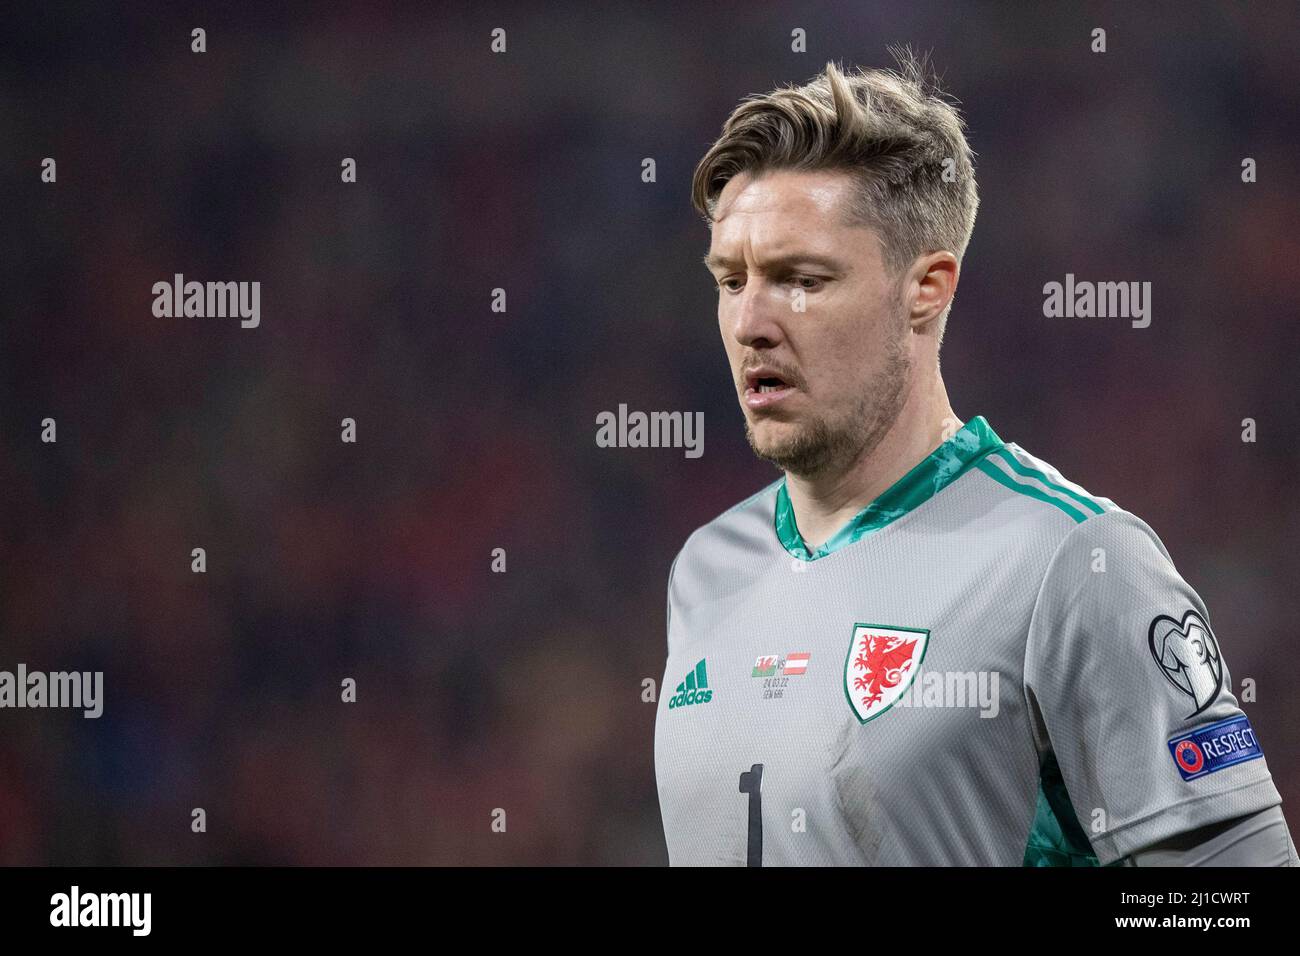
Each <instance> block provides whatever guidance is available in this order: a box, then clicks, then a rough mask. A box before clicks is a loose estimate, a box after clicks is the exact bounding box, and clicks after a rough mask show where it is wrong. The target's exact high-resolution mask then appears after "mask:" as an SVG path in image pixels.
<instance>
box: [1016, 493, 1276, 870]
mask: <svg viewBox="0 0 1300 956" xmlns="http://www.w3.org/2000/svg"><path fill="white" fill-rule="evenodd" d="M1024 686H1025V693H1026V697H1027V700H1028V703H1029V713H1030V719H1031V722H1032V724H1033V732H1034V736H1035V742H1036V744H1037V746H1038V748H1039V752H1040V755H1041V756H1042V757H1043V758H1044V759H1045V760H1046V759H1047V758H1048V757H1049V756H1051V755H1054V756H1055V759H1056V763H1057V764H1058V765H1059V767H1060V771H1061V777H1062V780H1063V782H1064V784H1065V787H1066V790H1067V792H1068V794H1069V798H1070V803H1071V805H1072V807H1073V809H1074V813H1075V816H1076V817H1077V818H1078V821H1079V824H1080V825H1081V826H1082V828H1083V831H1084V832H1085V833H1087V834H1088V836H1089V839H1090V840H1091V842H1092V846H1093V851H1094V853H1095V854H1096V856H1097V859H1098V862H1100V863H1102V864H1103V865H1105V864H1109V863H1113V862H1114V861H1116V860H1118V859H1120V858H1122V857H1124V856H1127V855H1128V854H1130V853H1132V852H1133V851H1134V850H1136V849H1139V848H1141V847H1144V846H1148V845H1149V844H1152V843H1155V842H1157V841H1160V840H1164V839H1166V838H1168V837H1171V836H1174V835H1177V834H1180V833H1185V832H1186V831H1188V830H1193V829H1196V828H1197V827H1202V826H1206V825H1209V824H1212V823H1218V822H1220V821H1223V820H1229V819H1233V818H1235V817H1241V816H1245V815H1247V814H1251V813H1256V812H1258V811H1260V810H1263V809H1265V808H1267V807H1271V806H1274V805H1276V804H1279V803H1281V802H1282V798H1281V796H1280V795H1279V794H1278V791H1277V788H1276V786H1275V785H1274V783H1273V779H1272V776H1271V775H1270V774H1269V771H1268V767H1267V765H1266V763H1265V760H1264V754H1263V750H1262V748H1261V745H1260V741H1259V739H1258V738H1257V736H1256V735H1255V731H1254V729H1253V728H1252V727H1251V725H1250V720H1249V719H1248V718H1247V716H1246V715H1245V713H1243V711H1242V710H1241V708H1240V707H1239V706H1238V703H1237V699H1236V697H1235V696H1234V695H1233V693H1232V679H1231V677H1230V675H1229V672H1228V666H1227V663H1226V662H1225V660H1224V656H1223V651H1222V649H1221V648H1220V646H1219V643H1218V640H1217V638H1216V636H1215V634H1214V632H1213V630H1212V629H1211V627H1210V616H1209V613H1208V611H1207V610H1206V607H1205V605H1204V603H1203V602H1202V601H1201V598H1200V596H1199V595H1198V594H1197V593H1196V592H1195V591H1194V590H1193V589H1192V588H1191V587H1190V586H1189V585H1188V584H1187V582H1185V581H1184V580H1183V579H1182V577H1181V576H1180V575H1179V574H1178V571H1177V570H1176V569H1175V568H1174V565H1173V562H1172V560H1171V559H1170V557H1169V552H1168V551H1166V550H1165V547H1164V544H1163V543H1161V541H1160V539H1159V538H1158V537H1157V536H1156V534H1155V532H1154V531H1152V530H1151V528H1150V527H1148V526H1147V524H1146V523H1145V522H1143V521H1142V520H1141V519H1140V518H1138V517H1136V516H1135V515H1132V514H1130V513H1129V512H1127V511H1123V510H1119V509H1115V510H1110V511H1106V512H1104V513H1103V514H1100V515H1096V516H1093V517H1090V518H1089V519H1088V520H1086V521H1084V522H1082V523H1080V524H1079V525H1077V526H1075V527H1074V528H1073V529H1071V531H1070V532H1069V533H1068V534H1067V535H1066V537H1065V539H1064V540H1063V541H1062V542H1061V544H1060V546H1059V547H1058V549H1057V551H1056V554H1055V555H1054V556H1053V558H1052V560H1051V562H1050V564H1049V566H1048V569H1047V572H1046V574H1045V576H1044V578H1043V583H1042V586H1041V589H1040V591H1039V595H1038V599H1037V602H1036V604H1035V607H1034V612H1033V616H1032V619H1031V622H1030V627H1029V636H1028V641H1027V643H1026V648H1025V674H1024Z"/></svg>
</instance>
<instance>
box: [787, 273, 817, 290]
mask: <svg viewBox="0 0 1300 956" xmlns="http://www.w3.org/2000/svg"><path fill="white" fill-rule="evenodd" d="M791 278H792V279H793V280H794V281H795V282H797V283H799V287H800V288H802V289H806V290H808V291H809V292H811V291H812V290H813V289H816V288H818V287H819V286H820V285H821V282H822V280H821V279H818V278H817V277H816V276H791ZM805 283H807V284H805Z"/></svg>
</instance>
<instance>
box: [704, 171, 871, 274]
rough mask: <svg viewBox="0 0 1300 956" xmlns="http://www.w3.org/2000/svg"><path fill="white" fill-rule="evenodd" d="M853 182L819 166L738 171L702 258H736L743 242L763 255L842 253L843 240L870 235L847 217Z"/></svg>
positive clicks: (712, 260) (726, 260)
mask: <svg viewBox="0 0 1300 956" xmlns="http://www.w3.org/2000/svg"><path fill="white" fill-rule="evenodd" d="M741 177H745V178H744V179H741ZM852 185H853V184H852V181H851V180H850V179H849V178H848V177H847V176H844V175H842V174H840V175H835V174H827V173H824V172H818V173H807V172H797V173H795V172H788V171H784V170H782V171H779V172H775V173H768V174H764V175H762V176H760V177H758V178H750V177H749V175H748V174H747V173H742V174H740V175H738V176H737V177H735V178H733V179H732V180H731V181H730V182H729V183H727V186H726V187H725V188H724V189H723V191H722V195H721V196H720V197H719V201H718V207H717V215H716V216H715V218H714V220H713V224H712V228H711V237H710V243H709V254H708V255H707V256H706V257H705V264H706V265H708V266H710V267H712V266H715V265H722V264H724V263H732V262H738V261H739V260H741V259H742V258H743V256H744V251H745V249H747V248H748V249H750V250H751V251H752V252H754V253H755V254H757V255H758V256H759V257H760V258H762V259H781V258H785V257H789V256H794V255H796V254H800V253H806V254H810V255H815V256H823V257H827V258H829V257H832V256H834V255H835V254H836V253H839V254H841V255H842V254H843V253H844V252H845V251H846V248H845V247H846V244H852V245H856V244H858V243H859V242H861V241H863V240H867V239H868V238H870V237H874V232H873V231H872V230H871V229H870V228H869V227H866V226H862V225H857V224H855V223H853V222H851V221H850V216H849V214H848V212H847V205H848V203H849V200H850V196H849V192H850V190H851V189H852ZM728 190H732V191H731V192H730V193H729V192H728Z"/></svg>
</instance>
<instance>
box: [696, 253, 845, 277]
mask: <svg viewBox="0 0 1300 956" xmlns="http://www.w3.org/2000/svg"><path fill="white" fill-rule="evenodd" d="M703 262H704V267H705V268H706V269H708V270H709V271H710V272H712V271H713V270H714V269H717V268H722V267H726V266H736V265H744V260H743V259H733V258H731V257H730V256H721V255H714V254H713V253H708V254H706V255H705V256H704V259H703ZM796 264H803V265H811V266H821V267H822V268H824V269H831V270H833V271H837V272H842V271H844V268H845V265H844V263H843V262H841V261H840V260H839V259H836V258H834V257H833V256H821V255H817V254H816V253H811V252H791V253H787V254H786V255H783V256H776V257H775V258H772V259H768V260H767V261H766V262H765V263H764V265H765V266H767V267H769V268H770V267H772V266H792V265H796Z"/></svg>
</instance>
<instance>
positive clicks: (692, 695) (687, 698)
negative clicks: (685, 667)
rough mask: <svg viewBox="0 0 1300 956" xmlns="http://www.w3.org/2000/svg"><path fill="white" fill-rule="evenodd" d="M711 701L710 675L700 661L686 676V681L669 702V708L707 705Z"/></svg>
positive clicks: (680, 685) (678, 686)
mask: <svg viewBox="0 0 1300 956" xmlns="http://www.w3.org/2000/svg"><path fill="white" fill-rule="evenodd" d="M711 700H713V691H712V690H710V689H709V675H708V673H707V672H706V671H705V669H704V661H700V662H699V663H698V664H696V665H695V669H694V670H692V671H691V672H690V673H689V674H687V675H686V680H684V681H682V682H681V683H680V684H678V685H677V692H676V693H674V694H673V696H672V698H671V699H670V700H669V701H668V707H669V709H671V708H673V707H689V706H690V705H691V704H707V703H708V702H709V701H711Z"/></svg>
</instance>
